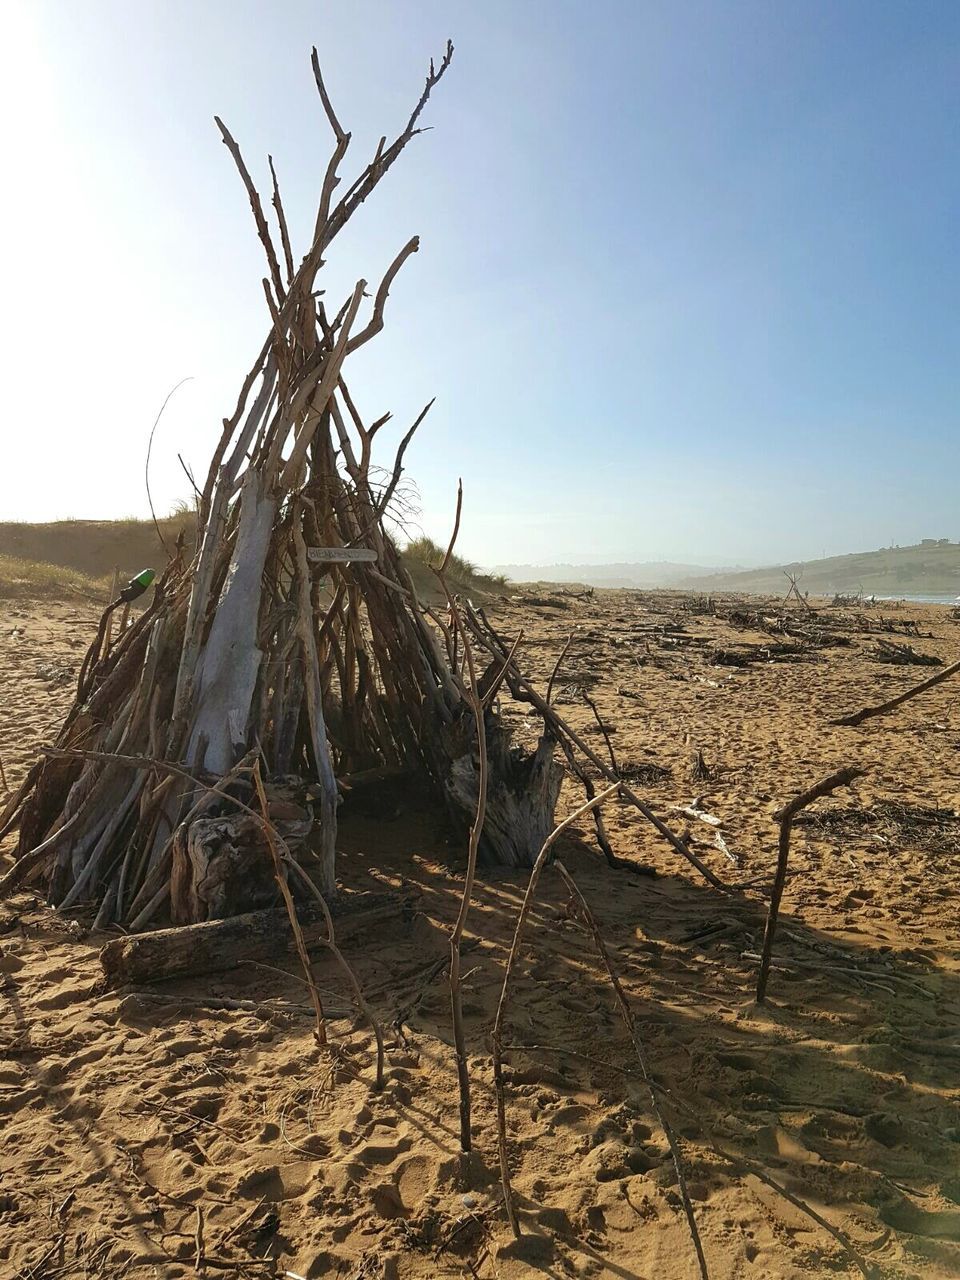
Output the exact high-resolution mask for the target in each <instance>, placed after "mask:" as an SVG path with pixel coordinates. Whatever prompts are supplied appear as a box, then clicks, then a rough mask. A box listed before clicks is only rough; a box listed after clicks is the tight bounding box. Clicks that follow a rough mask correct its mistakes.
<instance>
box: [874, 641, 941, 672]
mask: <svg viewBox="0 0 960 1280" xmlns="http://www.w3.org/2000/svg"><path fill="white" fill-rule="evenodd" d="M869 656H870V657H871V658H872V659H873V661H874V662H889V663H891V664H893V665H895V666H904V667H942V666H943V659H942V658H938V657H937V656H936V655H935V654H933V653H918V652H917V650H916V649H914V647H913V646H912V645H909V644H897V643H895V642H894V641H892V640H878V641H877V643H876V647H875V648H874V649H872V650H871V652H870V655H869Z"/></svg>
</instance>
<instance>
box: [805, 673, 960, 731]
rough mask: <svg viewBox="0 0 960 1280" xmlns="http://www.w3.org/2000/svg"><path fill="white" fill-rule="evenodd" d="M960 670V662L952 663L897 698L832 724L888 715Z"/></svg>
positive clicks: (863, 709) (859, 721)
mask: <svg viewBox="0 0 960 1280" xmlns="http://www.w3.org/2000/svg"><path fill="white" fill-rule="evenodd" d="M958 671H960V662H954V663H951V665H950V666H949V667H944V668H943V670H942V671H938V672H937V674H936V675H935V676H930V678H929V679H928V680H922V681H921V682H920V684H915V685H914V686H913V688H912V689H908V690H907V691H906V693H901V694H898V695H897V697H895V698H890V699H889V701H887V702H881V703H879V704H878V705H877V706H875V707H862V708H861V709H860V710H859V711H854V712H853V713H852V714H851V715H848V716H841V717H840V718H839V720H831V722H830V723H831V724H840V725H857V724H862V723H863V722H864V720H872V719H873V717H874V716H882V715H886V713H887V712H888V711H893V710H894V709H895V708H896V707H899V706H902V704H903V703H904V702H908V701H909V700H910V699H911V698H915V697H916V696H917V694H918V693H926V691H927V690H928V689H933V688H935V687H936V686H937V685H938V684H942V683H943V681H944V680H949V678H950V677H951V676H955V675H956V674H957V672H958Z"/></svg>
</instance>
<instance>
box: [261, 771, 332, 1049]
mask: <svg viewBox="0 0 960 1280" xmlns="http://www.w3.org/2000/svg"><path fill="white" fill-rule="evenodd" d="M253 784H254V786H255V787H256V789H257V799H258V800H259V801H260V810H261V812H262V813H263V832H264V835H265V836H266V838H267V845H268V847H269V849H270V857H271V859H272V860H273V874H274V877H275V879H276V881H277V888H278V889H279V890H280V896H281V897H282V898H283V905H284V908H285V909H286V912H287V919H288V920H289V922H290V931H291V932H292V934H293V939H294V942H295V943H296V946H297V955H298V956H299V957H300V966H301V968H302V969H303V976H304V978H306V980H307V987H308V988H309V990H310V1001H311V1003H312V1005H313V1011H314V1013H315V1015H316V1019H317V1041H318V1042H319V1043H320V1044H322V1045H325V1044H326V1043H327V1020H326V1018H325V1017H324V1015H323V1001H322V1000H321V998H320V992H319V990H318V988H317V984H316V981H315V979H314V976H313V966H312V965H311V964H310V954H309V952H308V951H307V943H306V939H305V938H304V936H303V927H302V925H301V924H300V917H299V916H298V915H297V905H296V903H295V902H294V900H293V894H292V893H291V892H290V886H289V885H288V884H287V877H286V876H285V875H284V874H283V866H282V865H281V860H280V850H279V848H278V844H277V836H276V832H275V831H274V828H273V825H272V823H271V822H270V820H269V817H268V815H269V813H270V806H269V804H268V802H267V793H266V791H264V789H263V778H261V776H260V761H259V760H257V762H256V764H255V765H254V766H253ZM284 850H285V852H286V853H288V854H289V852H290V851H289V849H287V848H286V845H284Z"/></svg>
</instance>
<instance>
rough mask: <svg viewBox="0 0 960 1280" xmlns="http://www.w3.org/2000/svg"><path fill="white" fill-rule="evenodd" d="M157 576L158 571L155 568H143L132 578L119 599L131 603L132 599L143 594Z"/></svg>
mask: <svg viewBox="0 0 960 1280" xmlns="http://www.w3.org/2000/svg"><path fill="white" fill-rule="evenodd" d="M156 576H157V575H156V571H155V570H153V569H141V570H140V572H139V573H138V574H137V575H136V576H135V577H133V578H131V579H130V581H129V582H128V583H127V585H126V586H125V587H124V588H123V590H122V591H121V592H120V594H119V596H118V597H117V599H118V600H122V601H123V603H124V604H129V603H130V601H131V600H136V598H137V596H142V595H143V593H144V592H145V591H146V589H147V588H148V587H149V586H150V585H151V584H152V583H153V580H154V578H156Z"/></svg>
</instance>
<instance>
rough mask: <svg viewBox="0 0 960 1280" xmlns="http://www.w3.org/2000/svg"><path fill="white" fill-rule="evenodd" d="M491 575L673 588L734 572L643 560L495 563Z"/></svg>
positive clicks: (701, 566)
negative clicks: (602, 562) (686, 582)
mask: <svg viewBox="0 0 960 1280" xmlns="http://www.w3.org/2000/svg"><path fill="white" fill-rule="evenodd" d="M493 572H494V573H502V574H504V575H505V576H506V577H507V578H510V579H511V580H512V581H514V582H583V583H585V584H586V585H587V586H590V587H648V588H649V587H675V586H678V585H680V583H681V582H682V581H683V580H685V579H686V578H691V577H701V576H703V575H706V574H711V573H720V572H723V573H735V572H738V570H736V569H724V570H719V569H710V568H708V567H706V566H705V565H696V564H674V563H673V562H672V561H669V560H647V561H644V562H643V563H641V564H631V563H627V562H623V563H619V564H498V565H495V566H494V568H493Z"/></svg>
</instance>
